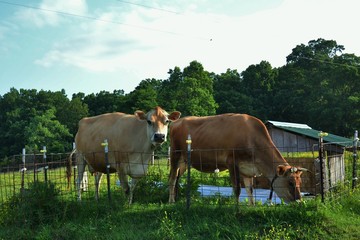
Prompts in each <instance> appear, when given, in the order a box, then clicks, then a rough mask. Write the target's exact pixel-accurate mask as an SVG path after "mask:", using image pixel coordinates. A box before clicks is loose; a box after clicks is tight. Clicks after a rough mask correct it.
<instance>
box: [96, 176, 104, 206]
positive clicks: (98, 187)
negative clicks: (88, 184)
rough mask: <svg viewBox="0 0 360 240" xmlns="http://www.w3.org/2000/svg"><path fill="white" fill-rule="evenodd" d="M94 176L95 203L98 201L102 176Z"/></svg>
mask: <svg viewBox="0 0 360 240" xmlns="http://www.w3.org/2000/svg"><path fill="white" fill-rule="evenodd" d="M94 176H95V199H96V201H98V200H99V190H100V184H101V178H102V176H103V174H102V173H101V172H95V173H94Z"/></svg>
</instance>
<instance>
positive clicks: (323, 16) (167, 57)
mask: <svg viewBox="0 0 360 240" xmlns="http://www.w3.org/2000/svg"><path fill="white" fill-rule="evenodd" d="M359 9H360V1H357V0H222V1H217V0H197V1H194V0H193V1H189V0H173V1H169V0H166V1H163V0H152V1H150V0H146V1H145V0H144V1H141V0H127V1H120V0H103V1H100V0H97V1H96V0H91V1H84V0H7V1H2V0H0V43H1V44H0V66H1V68H0V95H4V94H5V93H7V92H9V90H10V88H11V87H15V88H16V89H20V88H25V89H37V90H41V89H43V90H51V91H59V90H61V89H65V91H66V93H67V95H68V96H69V97H71V95H72V94H73V93H78V92H84V93H85V94H90V93H98V92H100V91H102V90H106V91H110V92H112V91H113V90H114V89H123V90H124V91H125V92H126V93H128V92H131V91H132V90H134V88H135V87H136V86H137V85H138V84H139V82H140V81H141V80H144V79H146V78H156V79H166V78H168V74H167V72H168V70H169V69H173V68H174V67H175V66H179V67H180V68H184V67H186V66H188V65H189V63H190V62H191V61H192V60H197V61H199V62H200V63H202V65H203V66H204V68H205V69H206V70H208V71H212V72H215V73H223V72H225V71H226V69H227V68H230V69H237V70H238V71H239V72H241V71H243V70H245V69H246V68H247V67H248V66H250V65H251V64H257V63H260V61H262V60H266V61H269V62H270V63H271V65H272V66H273V67H279V66H283V65H284V64H285V61H286V56H287V55H289V54H290V53H291V50H292V48H294V47H295V46H296V45H298V44H302V43H303V44H307V43H308V41H310V40H313V39H317V38H324V39H327V40H336V41H337V43H338V44H341V45H344V47H345V52H346V53H354V54H356V55H357V56H360V44H359V43H360V34H359V31H358V29H359V26H358V24H359V22H360V14H359Z"/></svg>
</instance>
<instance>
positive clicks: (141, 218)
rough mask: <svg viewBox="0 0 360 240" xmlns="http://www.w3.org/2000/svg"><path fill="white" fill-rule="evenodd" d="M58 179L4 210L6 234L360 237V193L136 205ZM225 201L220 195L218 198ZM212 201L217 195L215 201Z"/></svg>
mask: <svg viewBox="0 0 360 240" xmlns="http://www.w3.org/2000/svg"><path fill="white" fill-rule="evenodd" d="M58 193H59V191H58V189H57V188H56V187H55V186H54V185H53V184H52V183H49V182H48V183H34V184H32V185H31V186H29V188H28V190H27V192H24V193H19V194H17V195H16V196H14V197H13V198H12V199H11V200H10V201H9V202H7V203H6V206H5V207H2V208H1V209H2V210H1V211H2V212H1V214H0V239H72V240H76V239H207V240H208V239H340V238H341V239H358V237H359V236H360V229H359V227H358V226H360V210H359V209H360V191H359V189H357V190H355V191H349V195H348V196H347V197H346V198H341V199H339V200H338V201H336V202H335V201H331V202H329V203H325V204H323V203H321V202H320V201H318V200H316V199H315V200H311V201H304V202H301V203H292V204H289V205H277V206H260V207H248V206H246V205H244V204H239V205H236V204H231V205H213V204H205V203H206V202H205V203H204V202H202V200H201V199H199V200H198V201H196V202H193V203H192V205H191V207H190V209H186V207H185V204H184V200H180V201H179V202H177V203H176V204H165V203H161V202H157V203H146V204H144V203H141V202H136V203H135V204H133V205H131V206H129V205H128V203H127V200H126V197H125V196H124V195H122V193H121V191H118V192H116V193H115V195H114V198H113V200H112V201H111V202H110V203H109V201H108V199H107V198H102V199H100V200H99V201H98V202H95V201H85V202H77V201H72V200H69V199H68V200H64V199H63V198H61V197H60V195H59V194H58ZM213 200H214V201H218V198H213ZM207 201H210V200H209V199H208V200H207Z"/></svg>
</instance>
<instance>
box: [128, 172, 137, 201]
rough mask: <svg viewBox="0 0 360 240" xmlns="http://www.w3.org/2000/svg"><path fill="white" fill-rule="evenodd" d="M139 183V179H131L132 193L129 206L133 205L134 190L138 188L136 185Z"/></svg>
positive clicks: (130, 193)
mask: <svg viewBox="0 0 360 240" xmlns="http://www.w3.org/2000/svg"><path fill="white" fill-rule="evenodd" d="M138 181H139V179H137V178H131V182H130V191H129V204H132V201H133V196H134V190H135V187H136V183H137V182H138Z"/></svg>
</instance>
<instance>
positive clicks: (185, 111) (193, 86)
mask: <svg viewBox="0 0 360 240" xmlns="http://www.w3.org/2000/svg"><path fill="white" fill-rule="evenodd" d="M169 73H170V77H169V79H168V80H166V81H164V82H165V83H164V84H165V86H166V87H165V88H163V89H162V93H163V94H162V96H164V95H165V94H164V92H165V90H164V89H169V92H171V99H175V100H173V102H172V103H171V107H172V108H175V109H176V110H178V111H180V112H182V115H183V116H188V115H195V116H205V115H213V114H215V113H216V109H217V107H218V105H217V104H216V102H215V100H214V90H213V79H212V78H210V74H209V73H208V72H207V71H205V70H204V67H203V66H202V65H201V63H199V62H197V61H192V62H191V63H190V65H189V66H188V67H186V68H184V70H183V72H181V71H180V69H179V68H178V67H175V68H174V70H170V71H169ZM172 108H171V109H172Z"/></svg>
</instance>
